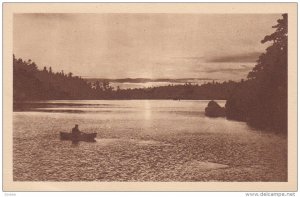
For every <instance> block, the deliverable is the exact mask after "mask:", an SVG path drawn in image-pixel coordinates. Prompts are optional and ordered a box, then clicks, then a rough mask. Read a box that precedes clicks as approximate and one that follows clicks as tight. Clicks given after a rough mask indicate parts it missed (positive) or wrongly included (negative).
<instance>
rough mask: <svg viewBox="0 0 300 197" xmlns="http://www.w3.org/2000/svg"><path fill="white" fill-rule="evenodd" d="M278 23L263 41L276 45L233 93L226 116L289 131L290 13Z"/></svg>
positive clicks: (257, 125) (262, 55)
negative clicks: (288, 41) (288, 52)
mask: <svg viewBox="0 0 300 197" xmlns="http://www.w3.org/2000/svg"><path fill="white" fill-rule="evenodd" d="M277 22H278V23H277V25H275V26H273V28H275V29H276V30H275V32H274V33H272V34H271V35H267V36H265V38H264V39H263V40H262V41H261V42H262V43H266V42H271V43H272V44H271V45H270V46H269V47H268V48H267V49H266V51H265V53H262V54H261V55H260V57H259V58H258V60H257V64H256V65H255V67H254V68H253V70H252V71H251V72H249V74H248V76H247V80H246V81H244V82H243V83H239V84H238V85H237V88H236V90H235V91H233V92H232V94H231V95H230V96H229V98H228V100H227V102H226V116H227V118H228V119H234V120H241V121H246V122H247V123H248V124H249V125H251V126H254V127H258V128H262V129H272V130H275V131H279V132H287V68H288V65H287V39H288V27H287V24H288V16H287V14H283V15H282V18H281V19H279V20H277Z"/></svg>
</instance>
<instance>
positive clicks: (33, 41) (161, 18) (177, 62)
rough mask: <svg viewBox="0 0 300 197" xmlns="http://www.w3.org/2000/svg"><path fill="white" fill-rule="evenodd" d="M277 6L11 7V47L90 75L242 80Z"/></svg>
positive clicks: (260, 49)
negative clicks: (237, 9)
mask: <svg viewBox="0 0 300 197" xmlns="http://www.w3.org/2000/svg"><path fill="white" fill-rule="evenodd" d="M279 18H281V15H280V14H126V13H125V14H124V13H122V14H51V13H50V14H15V15H14V26H13V53H14V54H15V56H16V57H17V58H22V59H25V60H27V59H31V60H33V61H34V62H36V64H37V65H38V67H39V68H43V67H44V66H47V67H49V66H51V67H52V70H53V71H61V70H64V72H65V73H68V72H72V73H73V74H74V75H76V76H82V77H87V78H95V77H99V78H114V79H116V78H152V79H154V78H172V79H177V78H200V79H201V78H205V79H207V78H209V79H215V80H221V81H224V80H240V79H242V78H246V76H247V73H248V72H249V71H250V70H251V69H252V68H253V67H254V65H255V61H256V60H257V58H258V56H259V55H260V54H261V53H262V52H264V50H265V48H266V47H267V45H266V44H264V45H263V44H261V42H260V41H261V40H262V39H263V38H264V36H265V35H268V34H271V33H272V32H274V29H273V28H272V26H273V25H275V24H276V21H277V19H279Z"/></svg>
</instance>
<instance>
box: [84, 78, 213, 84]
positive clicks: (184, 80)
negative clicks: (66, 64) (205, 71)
mask: <svg viewBox="0 0 300 197" xmlns="http://www.w3.org/2000/svg"><path fill="white" fill-rule="evenodd" d="M83 78H85V80H87V81H96V80H99V81H104V80H105V81H110V82H118V83H148V82H168V83H189V82H191V83H196V82H199V81H212V80H218V79H213V78H178V79H169V78H158V79H149V78H122V79H105V78H89V77H83Z"/></svg>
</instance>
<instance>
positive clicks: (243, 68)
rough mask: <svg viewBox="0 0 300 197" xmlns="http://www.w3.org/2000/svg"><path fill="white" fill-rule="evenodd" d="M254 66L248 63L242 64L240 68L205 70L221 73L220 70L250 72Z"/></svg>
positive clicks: (206, 70)
mask: <svg viewBox="0 0 300 197" xmlns="http://www.w3.org/2000/svg"><path fill="white" fill-rule="evenodd" d="M251 68H252V67H250V66H247V65H241V66H240V67H239V68H206V69H205V70H204V72H205V73H219V72H231V73H232V72H234V73H241V72H249V71H250V70H251Z"/></svg>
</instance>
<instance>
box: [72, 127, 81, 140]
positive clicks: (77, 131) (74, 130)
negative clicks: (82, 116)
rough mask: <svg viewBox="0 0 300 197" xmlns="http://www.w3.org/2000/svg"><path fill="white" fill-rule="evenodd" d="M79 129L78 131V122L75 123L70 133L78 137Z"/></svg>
mask: <svg viewBox="0 0 300 197" xmlns="http://www.w3.org/2000/svg"><path fill="white" fill-rule="evenodd" d="M80 133H81V131H79V128H78V124H75V127H74V128H73V129H72V134H73V136H74V137H75V138H78V137H79V135H80Z"/></svg>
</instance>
